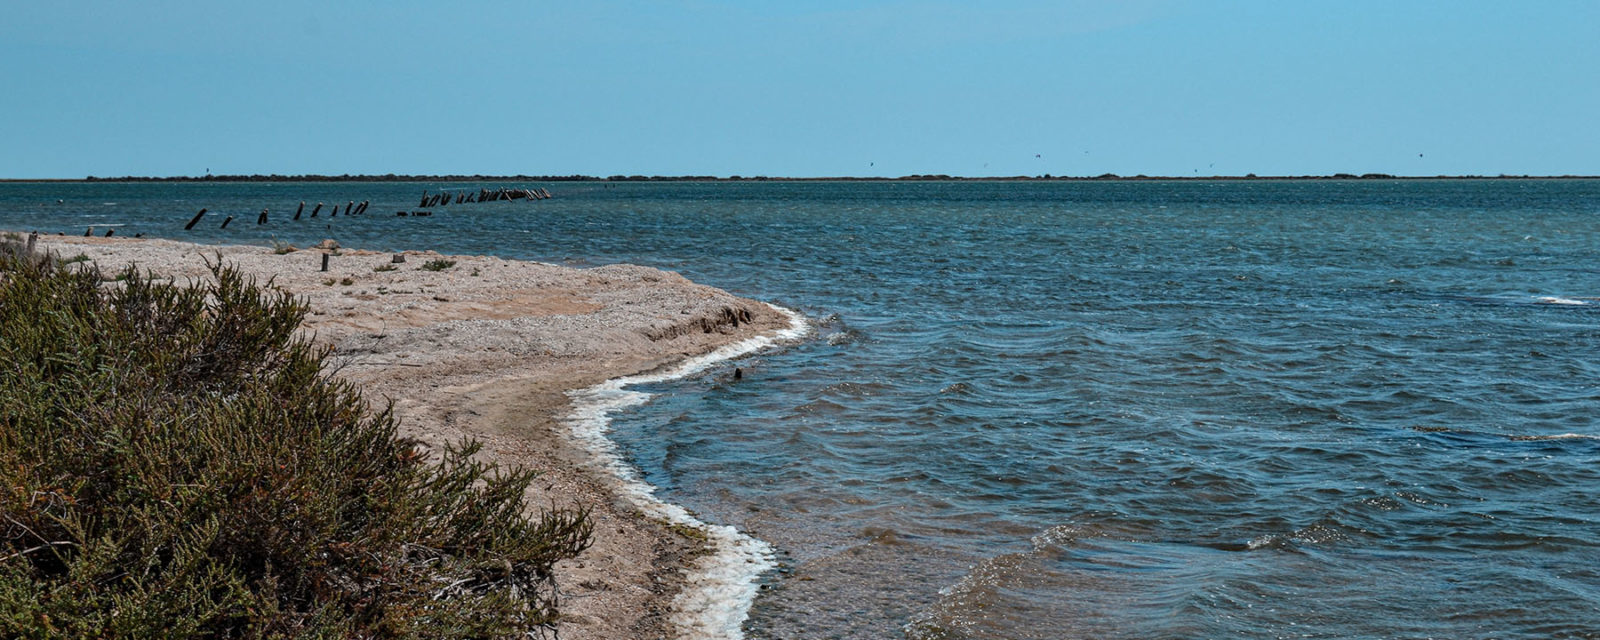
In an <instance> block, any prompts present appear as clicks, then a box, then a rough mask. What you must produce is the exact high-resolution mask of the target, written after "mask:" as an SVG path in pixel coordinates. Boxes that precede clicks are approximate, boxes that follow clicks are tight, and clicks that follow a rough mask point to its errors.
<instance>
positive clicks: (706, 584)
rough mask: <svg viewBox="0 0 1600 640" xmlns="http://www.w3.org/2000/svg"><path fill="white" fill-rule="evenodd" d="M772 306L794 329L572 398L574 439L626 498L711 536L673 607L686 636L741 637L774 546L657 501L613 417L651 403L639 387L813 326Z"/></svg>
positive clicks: (570, 417)
mask: <svg viewBox="0 0 1600 640" xmlns="http://www.w3.org/2000/svg"><path fill="white" fill-rule="evenodd" d="M768 306H771V307H772V308H773V309H774V310H776V311H778V312H779V313H781V314H783V315H784V316H785V317H786V318H788V319H789V326H788V327H786V328H784V329H781V330H779V331H777V332H774V333H772V334H770V335H764V336H757V337H754V338H749V339H746V340H741V341H739V342H735V343H733V344H729V345H726V346H723V347H722V348H720V349H717V350H715V351H712V352H711V353H707V354H705V355H701V356H697V357H694V358H689V359H687V360H684V361H683V362H680V363H678V364H677V365H675V366H672V367H669V368H667V369H664V370H661V371H657V372H652V373H645V374H639V375H633V376H624V377H621V378H613V379H611V380H607V381H605V382H602V383H600V384H597V385H594V386H592V387H588V388H585V389H578V390H574V391H571V392H569V393H568V394H567V395H568V397H570V398H571V399H572V412H571V413H570V414H569V415H568V416H567V420H566V424H567V426H568V427H569V429H570V433H571V434H572V436H573V437H574V438H576V439H577V440H578V442H579V443H581V444H582V445H583V446H584V448H586V449H588V450H589V452H590V453H591V454H592V455H593V456H594V460H595V462H596V463H597V464H599V465H600V466H601V467H603V468H605V469H606V471H608V472H610V473H611V474H613V475H614V476H616V478H617V479H618V480H620V484H621V490H620V493H621V494H622V495H623V496H624V497H626V498H627V499H628V501H629V502H632V503H633V504H634V505H635V506H637V507H638V508H639V509H640V510H641V511H644V512H645V513H646V514H649V515H651V516H655V517H658V518H661V519H663V520H666V521H668V522H671V523H674V524H679V525H683V526H688V527H693V528H695V529H697V530H699V531H702V532H704V533H705V535H706V538H707V540H709V542H710V544H711V547H712V552H711V553H710V554H707V555H706V556H704V557H702V558H700V559H699V560H698V561H697V562H696V566H695V567H694V569H693V571H692V572H691V573H690V574H689V575H688V576H687V584H686V585H685V586H684V589H683V591H682V592H681V593H679V594H678V597H677V598H675V599H674V600H673V603H672V605H673V611H672V617H671V621H672V623H673V624H674V625H675V626H676V627H678V631H679V634H678V635H679V637H681V638H685V639H692V640H720V639H737V638H742V637H743V631H742V627H743V625H744V621H745V619H747V618H749V616H750V605H751V603H752V602H754V601H755V597H756V591H757V585H756V582H755V581H756V578H757V577H758V576H760V575H761V574H762V573H764V572H766V571H768V570H771V569H773V568H774V567H776V566H777V564H776V561H775V560H774V559H773V553H772V547H771V546H770V545H768V544H767V543H765V542H762V541H760V540H757V539H755V538H752V537H750V536H747V535H745V534H743V533H740V532H739V530H738V529H735V528H733V527H730V526H725V525H713V524H709V523H706V522H703V521H701V520H700V519H699V518H696V517H694V516H693V515H692V514H690V513H689V512H688V510H686V509H684V508H683V507H680V506H678V505H675V504H671V503H669V502H666V501H664V500H662V499H660V498H657V497H656V495H655V492H656V487H654V486H652V485H650V483H648V482H645V481H644V479H643V478H642V477H641V476H640V475H639V471H638V470H637V469H636V468H634V467H633V465H631V464H629V463H628V462H627V460H626V459H624V458H623V455H622V453H621V451H620V450H619V449H618V448H617V444H616V443H615V442H613V441H612V440H611V439H610V438H608V437H606V433H607V432H608V431H610V429H611V415H612V414H615V413H616V412H618V411H622V410H624V409H628V408H630V407H636V406H639V405H642V404H644V403H645V402H648V401H649V400H650V397H651V394H648V393H643V392H639V391H632V390H629V389H628V387H630V386H632V385H637V384H649V383H654V382H663V381H666V380H672V379H675V378H682V377H686V376H690V375H693V374H695V373H698V372H700V371H704V370H705V369H706V368H708V367H710V366H712V365H714V364H716V363H718V362H722V361H725V360H729V359H732V358H738V357H740V356H744V355H748V354H751V353H754V352H756V351H759V350H761V349H765V348H767V347H770V346H772V345H774V344H777V343H778V342H780V341H787V340H795V339H798V338H800V337H801V336H804V335H805V334H806V332H807V330H808V329H807V325H806V322H805V319H804V317H802V316H801V315H800V314H799V313H797V312H795V311H790V310H788V309H784V308H782V307H779V306H776V305H768Z"/></svg>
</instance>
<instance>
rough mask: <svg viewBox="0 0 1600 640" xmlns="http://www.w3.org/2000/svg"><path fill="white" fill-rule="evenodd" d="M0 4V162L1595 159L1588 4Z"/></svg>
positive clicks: (1447, 165)
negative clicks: (0, 12)
mask: <svg viewBox="0 0 1600 640" xmlns="http://www.w3.org/2000/svg"><path fill="white" fill-rule="evenodd" d="M4 4H5V13H4V15H5V18H4V19H3V20H0V87H3V88H0V140H4V144H5V148H6V152H5V153H3V154H0V177H8V178H73V177H83V176H86V175H99V176H115V175H200V174H203V173H204V172H205V171H206V170H207V169H209V170H210V171H211V172H213V173H218V174H221V173H282V174H298V173H322V174H344V173H351V174H358V173H378V174H381V173H485V174H517V173H526V174H574V173H581V174H592V175H611V174H656V175H683V174H696V175H719V176H727V175H735V174H737V175H745V176H751V175H792V176H838V175H853V176H868V175H883V176H899V175H907V174H914V173H947V174H956V175H996V176H1003V175H1038V174H1046V173H1049V174H1054V175H1097V174H1101V173H1107V172H1110V173H1118V174H1123V175H1134V174H1141V173H1143V174H1150V175H1196V174H1201V175H1205V174H1217V175H1243V174H1246V173H1257V174H1262V175H1267V174H1327V173H1335V172H1350V173H1365V172H1383V173H1394V174H1402V175H1437V174H1491V175H1492V174H1500V173H1508V174H1600V37H1597V36H1600V3H1596V2H1554V1H1552V2H1516V3H1512V2H1493V3H1490V2H1471V1H1455V2H1423V1H1414V2H1392V1H1391V2H1309V1H1308V2H1169V1H1156V0H1150V1H1137V0H1134V1H1129V2H1100V1H1093V2H1090V1H1085V2H1078V1H1071V0H1069V1H1058V2H1003V1H991V2H930V1H908V2H872V1H861V2H842V1H824V2H785V3H777V2H772V3H756V2H717V1H712V0H698V1H669V0H659V1H655V2H620V1H606V0H600V1H590V2H583V3H568V2H562V3H553V2H552V3H546V2H529V1H522V2H472V1H467V2H453V3H423V2H410V1H405V0H394V1H386V2H343V3H339V2H301V1H298V0H287V1H279V2H272V3H236V2H217V1H208V2H201V1H165V0H155V1H152V2H140V3H127V2H109V1H107V2H79V1H73V0H63V1H57V2H29V1H25V0H4Z"/></svg>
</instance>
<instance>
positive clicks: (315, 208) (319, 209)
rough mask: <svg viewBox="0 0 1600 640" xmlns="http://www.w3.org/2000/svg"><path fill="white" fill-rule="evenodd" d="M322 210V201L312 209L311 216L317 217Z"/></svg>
mask: <svg viewBox="0 0 1600 640" xmlns="http://www.w3.org/2000/svg"><path fill="white" fill-rule="evenodd" d="M321 210H322V203H321V202H318V203H317V206H315V207H313V208H312V209H311V217H313V218H315V217H317V212H318V211H321Z"/></svg>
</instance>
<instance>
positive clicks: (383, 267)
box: [372, 264, 400, 273]
mask: <svg viewBox="0 0 1600 640" xmlns="http://www.w3.org/2000/svg"><path fill="white" fill-rule="evenodd" d="M399 268H400V267H396V266H394V265H392V264H385V265H379V266H376V267H373V268H372V270H373V271H375V272H378V273H383V272H385V271H395V270H398V269H399Z"/></svg>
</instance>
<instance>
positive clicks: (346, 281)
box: [339, 278, 356, 287]
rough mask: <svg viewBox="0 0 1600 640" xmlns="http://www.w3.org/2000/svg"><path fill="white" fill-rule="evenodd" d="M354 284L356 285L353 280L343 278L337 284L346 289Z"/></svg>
mask: <svg viewBox="0 0 1600 640" xmlns="http://www.w3.org/2000/svg"><path fill="white" fill-rule="evenodd" d="M355 283H356V280H355V278H345V279H343V280H340V281H339V284H342V285H344V286H346V287H348V286H350V285H353V284H355Z"/></svg>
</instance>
